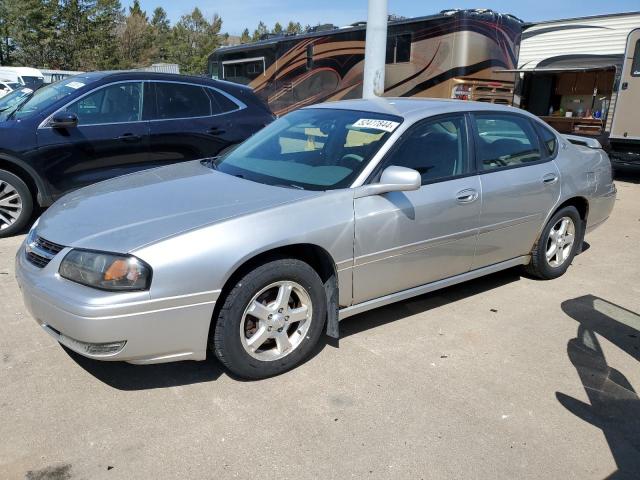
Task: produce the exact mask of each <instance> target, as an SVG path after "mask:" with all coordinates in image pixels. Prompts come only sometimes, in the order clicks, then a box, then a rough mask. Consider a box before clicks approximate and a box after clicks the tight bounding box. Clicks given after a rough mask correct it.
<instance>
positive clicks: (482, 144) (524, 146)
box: [474, 114, 542, 170]
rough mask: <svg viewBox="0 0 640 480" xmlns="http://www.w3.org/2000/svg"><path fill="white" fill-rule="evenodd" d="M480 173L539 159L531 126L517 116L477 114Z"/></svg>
mask: <svg viewBox="0 0 640 480" xmlns="http://www.w3.org/2000/svg"><path fill="white" fill-rule="evenodd" d="M474 119H475V124H476V130H477V132H478V142H477V144H478V148H477V150H478V152H477V157H478V161H479V164H480V165H479V167H480V169H481V170H495V169H497V168H503V167H512V166H517V165H523V164H526V163H530V162H536V161H538V160H540V159H541V158H542V157H541V155H540V149H539V148H538V141H537V138H536V133H535V131H534V130H533V126H532V125H531V123H530V122H529V120H528V119H526V118H524V117H521V116H519V115H500V114H476V115H474Z"/></svg>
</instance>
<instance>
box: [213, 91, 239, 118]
mask: <svg viewBox="0 0 640 480" xmlns="http://www.w3.org/2000/svg"><path fill="white" fill-rule="evenodd" d="M208 92H209V94H210V95H211V96H212V97H213V100H214V102H213V113H227V112H233V111H234V110H238V105H237V104H236V103H235V102H233V101H232V100H231V99H229V98H228V97H227V96H226V95H223V94H222V93H220V92H217V91H215V90H213V89H212V88H210V89H208Z"/></svg>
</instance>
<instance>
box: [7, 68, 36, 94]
mask: <svg viewBox="0 0 640 480" xmlns="http://www.w3.org/2000/svg"><path fill="white" fill-rule="evenodd" d="M0 80H7V81H10V82H17V83H20V84H22V85H24V86H25V87H29V88H31V89H32V90H36V89H38V88H40V87H41V86H42V84H43V83H44V75H43V74H42V72H41V71H40V70H38V69H37V68H30V67H4V66H2V67H0Z"/></svg>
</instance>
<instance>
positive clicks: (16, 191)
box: [0, 170, 33, 238]
mask: <svg viewBox="0 0 640 480" xmlns="http://www.w3.org/2000/svg"><path fill="white" fill-rule="evenodd" d="M32 214H33V197H32V196H31V191H30V190H29V187H28V186H27V184H26V183H24V181H23V180H22V179H21V178H20V177H18V176H16V175H14V174H13V173H11V172H7V171H6V170H0V238H3V237H9V236H11V235H15V234H16V233H19V232H20V231H22V229H23V228H24V227H25V226H26V225H27V223H29V220H30V219H31V215H32Z"/></svg>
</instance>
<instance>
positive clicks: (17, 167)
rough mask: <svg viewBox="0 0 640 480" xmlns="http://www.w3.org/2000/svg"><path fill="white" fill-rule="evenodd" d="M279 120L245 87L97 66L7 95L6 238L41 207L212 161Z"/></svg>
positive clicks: (2, 220) (2, 180)
mask: <svg viewBox="0 0 640 480" xmlns="http://www.w3.org/2000/svg"><path fill="white" fill-rule="evenodd" d="M273 119H274V116H273V115H272V113H271V111H270V110H269V109H268V107H267V106H266V105H265V104H264V103H262V101H261V100H259V99H258V97H256V96H255V95H254V93H253V92H252V91H251V89H249V88H247V87H244V86H242V85H237V84H233V83H228V82H221V81H214V80H210V79H206V78H200V77H188V76H183V75H170V74H155V73H148V72H93V73H87V74H83V75H77V76H74V77H69V78H67V79H64V80H62V81H60V82H57V83H54V84H52V85H49V86H47V87H44V88H41V89H39V90H37V91H35V92H34V91H32V90H30V89H28V88H22V89H18V90H15V91H13V92H11V93H10V94H8V95H6V96H5V97H3V98H2V99H0V237H4V236H8V235H11V234H13V233H16V232H18V231H19V230H20V229H22V228H23V227H24V226H25V225H26V223H27V222H28V221H29V219H30V217H31V214H32V212H33V208H34V206H35V205H36V204H39V205H41V206H43V207H46V206H49V205H50V204H52V203H53V202H54V201H55V200H56V199H57V198H59V197H60V196H62V195H63V194H65V193H67V192H69V191H70V190H74V189H76V188H79V187H83V186H85V185H88V184H91V183H95V182H99V181H101V180H106V179H108V178H112V177H115V176H118V175H124V174H126V173H131V172H135V171H138V170H142V169H146V168H150V167H155V166H160V165H165V164H169V163H174V162H181V161H186V160H194V159H199V158H205V157H211V156H215V155H217V154H219V153H220V152H222V151H223V150H225V149H227V148H229V147H230V146H232V145H235V144H237V143H240V142H242V141H243V140H245V139H246V138H248V137H249V136H251V135H252V134H253V133H255V132H256V131H258V130H260V129H261V128H262V127H263V126H265V125H266V124H268V123H270V122H271V121H272V120H273Z"/></svg>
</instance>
